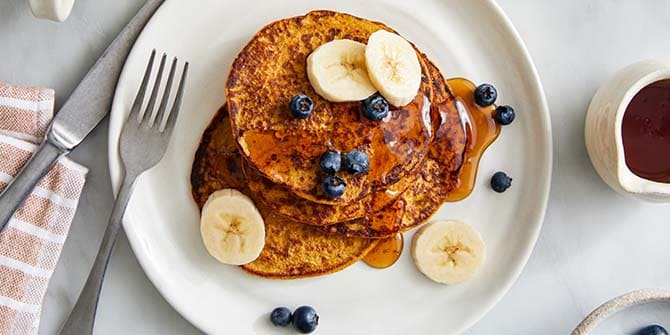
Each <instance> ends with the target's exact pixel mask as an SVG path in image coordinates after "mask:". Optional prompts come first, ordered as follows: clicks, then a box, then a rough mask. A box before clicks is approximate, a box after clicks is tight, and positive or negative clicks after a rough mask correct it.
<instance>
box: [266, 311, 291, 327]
mask: <svg viewBox="0 0 670 335" xmlns="http://www.w3.org/2000/svg"><path fill="white" fill-rule="evenodd" d="M292 319H293V315H292V314H291V310H290V309H288V308H286V307H277V308H275V309H273V310H272V313H270V321H272V324H273V325H275V326H277V327H286V326H288V324H289V323H291V321H292Z"/></svg>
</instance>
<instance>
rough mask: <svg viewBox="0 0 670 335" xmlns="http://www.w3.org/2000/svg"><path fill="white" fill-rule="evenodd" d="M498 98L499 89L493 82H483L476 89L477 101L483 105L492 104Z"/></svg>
mask: <svg viewBox="0 0 670 335" xmlns="http://www.w3.org/2000/svg"><path fill="white" fill-rule="evenodd" d="M496 99H498V91H497V90H496V88H495V87H493V85H491V84H481V85H479V86H477V88H476V89H475V103H477V105H479V106H481V107H486V106H491V105H493V104H494V103H495V102H496Z"/></svg>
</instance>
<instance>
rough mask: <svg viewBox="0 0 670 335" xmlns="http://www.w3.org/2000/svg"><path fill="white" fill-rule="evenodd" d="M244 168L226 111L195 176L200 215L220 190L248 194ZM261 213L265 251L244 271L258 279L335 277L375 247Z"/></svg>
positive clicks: (201, 151) (209, 132)
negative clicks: (334, 275) (230, 189)
mask: <svg viewBox="0 0 670 335" xmlns="http://www.w3.org/2000/svg"><path fill="white" fill-rule="evenodd" d="M241 163H242V158H241V156H240V155H239V151H238V150H237V147H236V146H235V144H234V142H233V137H232V132H231V129H230V121H229V119H228V114H227V111H226V109H225V107H222V108H221V109H220V110H219V112H218V113H217V115H216V116H215V117H214V119H213V120H212V122H211V124H210V125H209V127H207V129H206V130H205V132H204V134H203V136H202V140H201V143H200V147H199V148H198V150H197V152H196V155H195V160H194V162H193V169H192V171H191V186H192V194H193V198H194V199H195V201H196V203H197V204H198V206H199V207H200V208H201V209H202V206H204V204H205V202H206V201H207V198H208V197H209V195H210V194H211V193H213V192H214V191H217V190H220V189H222V188H235V189H237V190H239V191H241V192H243V193H245V194H247V195H249V194H250V192H248V190H247V188H246V181H245V178H244V175H243V174H242V165H241ZM256 203H257V204H258V202H256ZM259 210H260V211H261V215H262V216H263V219H264V221H265V230H266V236H265V246H264V248H263V251H262V252H261V255H260V257H259V258H258V259H256V260H255V261H254V262H252V263H250V264H247V265H244V266H242V268H243V269H244V270H245V271H247V272H250V273H253V274H256V275H259V276H263V277H268V278H276V279H296V278H304V277H313V276H319V275H325V274H329V273H333V272H337V271H340V270H342V269H344V268H346V267H348V266H349V265H351V264H353V263H355V262H356V261H358V260H359V259H361V258H362V257H363V256H365V254H367V253H368V251H370V249H372V248H373V247H374V246H375V244H376V242H375V241H374V240H370V239H364V238H351V237H346V236H337V235H332V234H327V233H326V232H324V231H323V230H321V229H319V228H318V227H315V226H311V225H307V224H301V223H298V222H293V221H290V220H286V219H284V218H281V217H279V216H276V215H273V214H271V211H270V210H268V209H265V208H263V207H262V206H259ZM398 224H399V223H398Z"/></svg>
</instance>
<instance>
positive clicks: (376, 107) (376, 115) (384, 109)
mask: <svg viewBox="0 0 670 335" xmlns="http://www.w3.org/2000/svg"><path fill="white" fill-rule="evenodd" d="M388 114H389V103H388V101H386V99H384V97H383V96H381V94H379V93H375V94H373V95H371V96H370V97H369V98H367V99H365V100H363V115H365V117H367V118H368V119H370V120H381V119H383V118H385V117H386V116H387V115H388Z"/></svg>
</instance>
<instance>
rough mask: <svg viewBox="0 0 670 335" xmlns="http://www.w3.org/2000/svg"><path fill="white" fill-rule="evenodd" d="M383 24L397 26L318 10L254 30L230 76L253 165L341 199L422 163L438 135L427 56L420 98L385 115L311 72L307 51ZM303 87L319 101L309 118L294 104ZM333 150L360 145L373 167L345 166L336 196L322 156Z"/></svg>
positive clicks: (285, 182) (229, 89)
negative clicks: (373, 113)
mask: <svg viewBox="0 0 670 335" xmlns="http://www.w3.org/2000/svg"><path fill="white" fill-rule="evenodd" d="M380 29H384V30H388V31H392V29H390V28H389V27H387V26H386V25H384V24H382V23H379V22H372V21H369V20H365V19H362V18H358V17H355V16H351V15H348V14H342V13H336V12H332V11H314V12H310V13H308V14H306V15H304V16H299V17H294V18H289V19H284V20H279V21H275V22H273V23H270V24H269V25H267V26H265V27H264V28H263V29H261V30H260V31H259V32H258V33H257V34H256V35H255V36H254V37H253V38H252V40H251V41H250V42H249V43H248V44H247V45H246V46H245V47H244V49H243V50H242V51H241V52H240V53H239V55H238V56H237V58H236V59H235V61H234V62H233V64H232V67H231V71H230V74H229V76H228V81H227V83H226V97H227V102H228V105H229V108H230V114H231V123H232V126H233V132H234V136H235V140H236V142H237V143H238V146H239V147H240V149H241V151H242V155H243V156H244V158H245V159H246V160H247V161H248V162H249V165H251V166H252V167H253V168H255V169H257V170H258V171H259V172H260V173H261V174H262V175H263V176H265V177H266V178H267V179H269V180H270V181H271V182H273V183H276V184H278V185H281V186H283V187H286V188H287V189H288V190H290V191H291V192H293V193H294V194H296V195H298V196H299V197H302V198H305V199H308V200H310V201H313V202H319V203H323V204H339V205H342V204H351V203H353V202H354V201H358V200H360V199H362V198H363V197H365V196H366V195H367V194H370V193H371V192H374V190H376V189H378V188H383V187H386V186H388V185H393V184H395V183H396V182H398V181H399V180H400V179H401V178H403V177H404V176H406V175H408V174H410V173H411V172H412V171H413V170H415V168H416V167H417V166H418V164H419V163H420V162H421V161H422V160H423V158H424V157H425V154H426V152H427V150H428V146H429V144H430V142H431V140H432V137H433V132H432V125H431V121H432V120H431V113H430V108H429V107H430V101H429V98H428V97H429V96H430V91H431V85H430V79H429V77H428V75H427V71H426V66H425V64H423V63H422V71H423V76H422V83H421V88H420V90H419V92H417V96H416V97H415V99H414V100H413V101H412V102H411V103H410V104H408V105H407V106H405V107H402V108H396V107H391V113H390V115H391V117H390V118H389V119H385V120H382V121H372V120H369V119H367V118H366V117H364V116H363V114H362V104H361V103H360V102H350V103H330V102H328V101H326V100H324V99H323V98H321V97H320V96H319V95H317V94H316V92H314V90H313V89H312V87H311V85H310V83H309V80H308V78H307V73H306V69H305V68H306V59H307V56H308V55H309V54H310V53H311V52H312V51H313V50H314V49H316V48H317V47H318V46H320V45H322V44H324V43H326V42H329V41H332V40H334V39H345V38H346V39H352V40H356V41H359V42H363V43H365V42H367V38H368V36H369V35H370V34H372V33H373V32H375V31H377V30H380ZM417 53H418V51H417ZM421 60H422V58H421V57H420V61H421ZM300 93H304V94H307V95H308V96H310V97H311V98H312V99H313V100H314V104H315V105H314V112H313V113H312V115H311V116H310V117H309V118H307V119H304V120H298V119H295V118H293V117H292V116H291V114H290V111H289V108H288V106H289V102H290V100H291V98H292V97H293V96H294V95H296V94H300ZM328 150H335V151H339V152H349V151H352V150H360V151H363V152H365V153H366V154H367V155H368V157H369V158H370V171H369V172H368V173H367V174H364V175H356V176H354V175H351V174H348V173H344V172H343V173H339V174H338V176H340V177H341V178H343V179H344V181H345V182H346V184H347V189H346V191H345V193H344V195H343V196H341V197H339V198H336V199H330V198H328V197H327V196H325V195H324V194H323V191H322V188H321V184H322V180H323V179H324V178H325V174H324V173H323V172H321V171H320V168H319V163H318V162H319V158H320V157H321V155H322V154H323V153H324V152H326V151H328Z"/></svg>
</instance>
